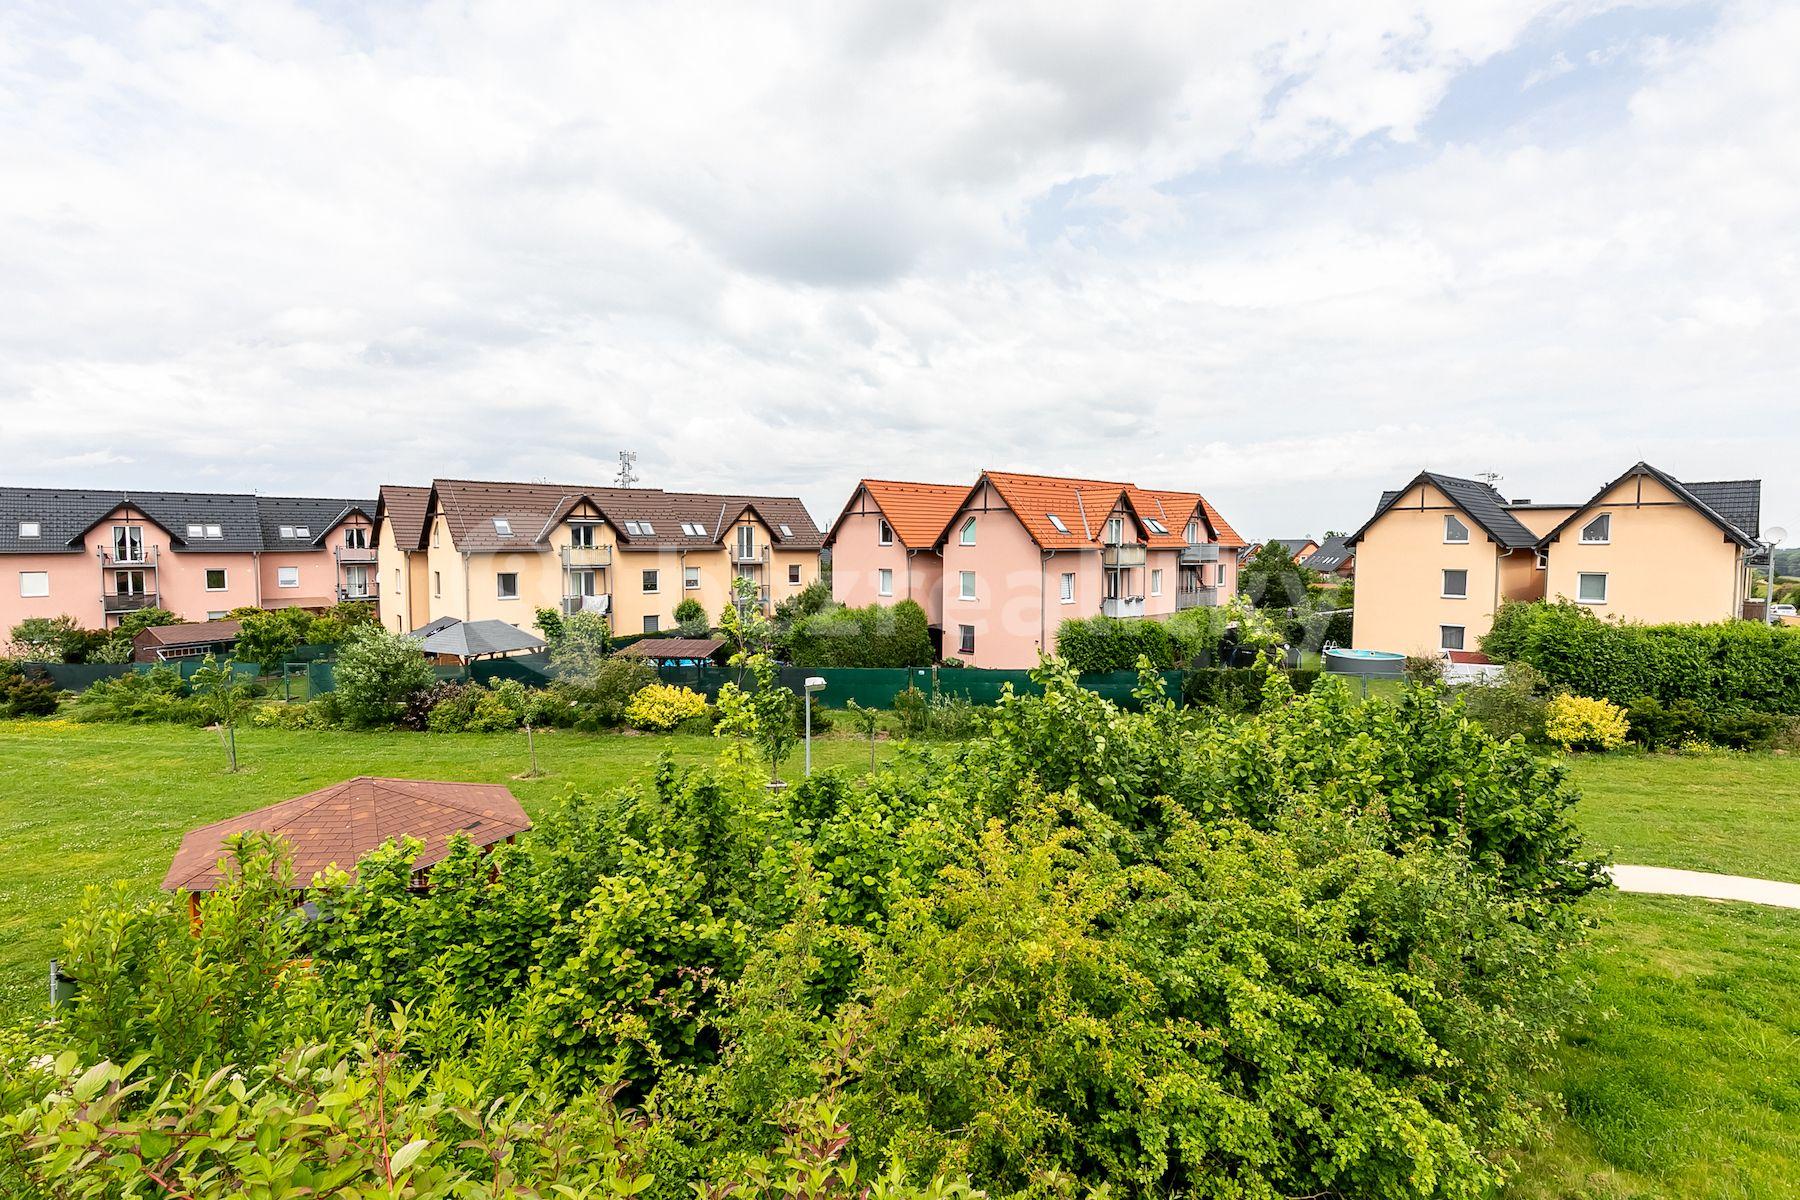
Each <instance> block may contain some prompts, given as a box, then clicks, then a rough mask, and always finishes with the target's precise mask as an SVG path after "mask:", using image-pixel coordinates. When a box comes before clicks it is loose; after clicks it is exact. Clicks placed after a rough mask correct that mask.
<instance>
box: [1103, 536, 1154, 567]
mask: <svg viewBox="0 0 1800 1200" xmlns="http://www.w3.org/2000/svg"><path fill="white" fill-rule="evenodd" d="M1148 557H1149V556H1148V553H1147V551H1146V549H1145V547H1144V544H1143V543H1142V542H1137V543H1135V544H1121V545H1112V546H1106V547H1104V548H1102V549H1101V551H1100V565H1101V566H1103V567H1141V566H1143V565H1144V563H1145V562H1146V561H1147V560H1148Z"/></svg>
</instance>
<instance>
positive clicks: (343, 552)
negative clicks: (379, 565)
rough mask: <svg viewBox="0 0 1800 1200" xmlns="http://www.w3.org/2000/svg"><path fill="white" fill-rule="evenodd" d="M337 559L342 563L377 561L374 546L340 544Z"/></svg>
mask: <svg viewBox="0 0 1800 1200" xmlns="http://www.w3.org/2000/svg"><path fill="white" fill-rule="evenodd" d="M336 553H337V560H338V561H339V562H341V563H372V562H374V561H375V547H373V546H339V547H337V550H336Z"/></svg>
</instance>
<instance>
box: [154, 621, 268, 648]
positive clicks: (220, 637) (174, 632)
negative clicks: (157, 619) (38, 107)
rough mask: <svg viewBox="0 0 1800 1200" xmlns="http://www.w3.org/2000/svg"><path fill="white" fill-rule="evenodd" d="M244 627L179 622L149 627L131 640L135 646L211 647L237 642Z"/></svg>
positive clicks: (231, 622)
mask: <svg viewBox="0 0 1800 1200" xmlns="http://www.w3.org/2000/svg"><path fill="white" fill-rule="evenodd" d="M242 632H243V626H242V625H240V624H239V623H238V622H236V621H179V622H177V623H176V624H174V625H149V626H146V627H145V628H143V629H140V630H138V632H137V634H136V636H134V637H133V638H132V639H131V644H132V645H134V646H162V647H166V646H211V645H216V644H217V643H220V642H235V641H236V640H237V637H238V634H240V633H242Z"/></svg>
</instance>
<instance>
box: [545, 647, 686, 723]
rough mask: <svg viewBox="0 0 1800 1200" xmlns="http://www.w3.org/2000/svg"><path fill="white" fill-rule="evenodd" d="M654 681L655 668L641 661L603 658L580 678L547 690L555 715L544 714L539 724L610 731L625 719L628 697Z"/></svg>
mask: <svg viewBox="0 0 1800 1200" xmlns="http://www.w3.org/2000/svg"><path fill="white" fill-rule="evenodd" d="M656 681H657V679H656V668H655V667H652V666H651V665H650V664H649V663H647V662H645V661H644V660H643V659H641V658H625V657H621V656H619V655H614V656H613V657H611V658H607V659H603V660H601V661H600V662H597V663H594V664H593V665H592V667H591V669H589V670H587V671H585V672H583V673H582V674H581V675H580V676H578V677H575V678H571V679H565V680H559V681H558V682H556V683H555V684H552V685H551V686H550V688H549V689H547V694H548V697H549V699H550V701H551V702H552V704H553V705H554V706H555V709H554V712H555V714H556V715H554V716H552V715H549V714H548V713H547V714H546V716H545V719H544V720H542V721H540V722H539V724H544V725H569V726H573V727H574V728H576V729H583V730H588V731H592V730H596V729H610V728H612V727H613V726H615V725H619V724H621V723H622V722H623V721H624V720H625V707H626V705H628V704H630V703H631V698H632V697H633V696H635V695H637V694H638V693H639V692H640V691H642V690H643V689H645V688H647V687H649V686H650V685H651V684H653V683H655V682H656ZM563 714H566V719H562V717H563Z"/></svg>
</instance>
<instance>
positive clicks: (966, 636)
mask: <svg viewBox="0 0 1800 1200" xmlns="http://www.w3.org/2000/svg"><path fill="white" fill-rule="evenodd" d="M956 652H957V653H958V654H973V653H975V627H974V626H973V625H958V626H957V627H956Z"/></svg>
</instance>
